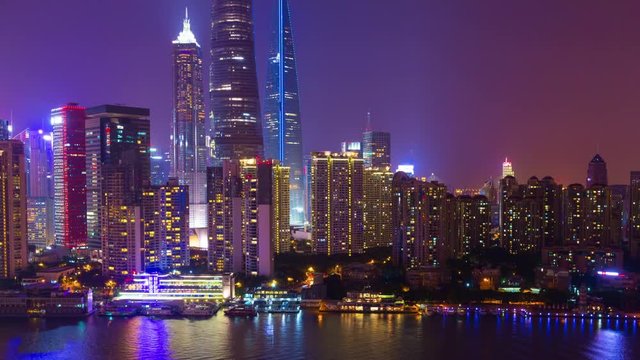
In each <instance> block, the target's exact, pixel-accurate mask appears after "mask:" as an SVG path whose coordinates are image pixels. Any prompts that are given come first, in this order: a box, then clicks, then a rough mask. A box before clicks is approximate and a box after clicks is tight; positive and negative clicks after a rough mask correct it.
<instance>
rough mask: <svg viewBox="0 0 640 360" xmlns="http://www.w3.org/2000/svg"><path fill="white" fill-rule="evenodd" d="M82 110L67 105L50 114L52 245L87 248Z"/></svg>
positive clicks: (74, 105) (83, 117)
mask: <svg viewBox="0 0 640 360" xmlns="http://www.w3.org/2000/svg"><path fill="white" fill-rule="evenodd" d="M85 119H86V113H85V108H83V107H81V106H79V105H78V104H74V103H70V104H67V105H65V106H63V107H60V108H57V109H53V110H52V111H51V125H52V126H53V169H54V170H53V179H54V186H55V191H54V192H55V194H54V225H55V243H56V244H57V245H62V246H65V247H67V248H70V249H87V245H88V244H87V190H86V189H87V177H86V151H85V136H86V134H85Z"/></svg>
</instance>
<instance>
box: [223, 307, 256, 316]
mask: <svg viewBox="0 0 640 360" xmlns="http://www.w3.org/2000/svg"><path fill="white" fill-rule="evenodd" d="M224 314H225V315H226V316H230V317H254V316H256V315H258V312H257V311H256V309H254V308H253V307H252V306H245V305H238V306H232V307H230V308H228V309H227V310H225V311H224Z"/></svg>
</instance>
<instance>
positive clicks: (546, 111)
mask: <svg viewBox="0 0 640 360" xmlns="http://www.w3.org/2000/svg"><path fill="white" fill-rule="evenodd" d="M255 3H256V4H255V17H256V38H257V40H256V42H257V43H256V46H257V63H258V72H259V73H258V76H259V80H260V82H261V86H263V85H264V80H265V73H264V71H265V67H266V66H265V65H266V61H267V52H268V49H269V46H270V41H269V37H270V34H271V26H272V22H273V21H272V19H271V16H272V14H273V7H274V6H275V2H274V0H256V1H255ZM185 5H188V6H189V8H190V13H191V15H192V16H191V17H192V19H193V20H192V28H193V29H194V32H195V34H196V37H197V38H198V41H199V42H200V44H201V45H203V50H204V54H205V56H204V60H205V63H207V64H206V69H208V50H209V16H210V14H209V0H191V1H186V0H109V1H87V0H56V1H48V0H29V1H25V0H0V44H1V46H2V49H1V50H0V117H4V118H9V115H10V113H11V111H12V110H13V118H14V127H15V128H16V129H17V130H18V131H19V130H22V128H24V127H25V126H35V127H40V126H41V124H42V123H47V122H48V118H49V116H48V114H49V110H50V109H51V108H53V107H57V106H58V105H61V104H63V103H65V102H69V101H74V102H79V103H80V104H82V105H85V106H93V105H99V104H104V103H122V104H127V105H133V106H143V107H150V108H151V111H152V128H153V134H152V136H153V137H152V142H153V143H154V144H155V145H160V146H162V147H164V148H165V149H168V132H169V129H170V123H169V122H170V119H171V107H172V100H171V92H172V88H171V87H172V83H171V55H170V54H171V40H173V39H174V38H175V37H176V36H177V35H178V32H179V31H180V29H181V27H182V18H183V14H184V6H185ZM291 6H292V12H293V24H294V36H295V40H296V47H297V48H296V50H297V56H298V70H299V81H300V88H301V106H302V113H303V131H304V132H303V137H304V146H305V152H308V151H312V150H326V149H330V150H334V149H335V150H337V149H338V147H339V142H340V141H343V140H352V139H353V140H355V139H358V138H360V136H361V134H360V133H361V131H362V129H363V128H364V126H365V114H366V112H367V110H369V109H371V111H372V112H373V124H374V127H375V128H377V129H380V130H387V131H391V132H392V139H393V162H394V164H395V165H397V164H398V163H401V162H413V163H415V164H416V166H417V173H418V174H420V175H427V174H430V173H431V172H435V173H436V175H437V176H438V177H439V178H440V179H442V180H443V181H445V182H446V183H447V184H450V185H451V186H475V187H477V186H479V185H480V184H481V183H482V182H483V181H484V180H485V179H487V178H488V177H489V176H494V177H496V176H497V175H498V174H499V172H500V165H501V162H502V160H503V159H504V157H505V156H509V158H510V159H512V160H513V162H514V167H515V171H516V174H517V175H518V177H519V178H520V180H521V181H525V180H526V178H528V177H529V176H531V175H537V176H539V177H543V176H545V175H551V176H554V177H555V178H556V180H558V181H559V182H561V183H564V184H568V183H571V182H584V178H585V175H586V166H587V163H588V161H589V160H590V159H591V157H592V156H593V154H594V153H595V151H596V149H599V150H600V153H601V154H602V156H603V157H604V159H605V160H606V161H607V162H608V166H609V175H610V182H611V183H627V182H628V177H629V175H628V173H629V171H630V170H638V169H640V156H639V155H640V147H639V146H638V144H639V143H640V142H639V141H638V138H639V135H640V26H639V24H640V22H639V21H640V20H639V19H640V2H638V1H635V0H616V1H603V0H573V1H572V0H565V1H558V0H528V1H509V0H502V1H497V0H482V1H478V0H466V1H462V0H440V1H435V0H434V1H431V0H393V1H391V0H384V1H383V0H291ZM205 79H208V70H207V74H205ZM206 87H207V88H208V85H206ZM261 91H263V89H261ZM205 98H206V99H207V101H208V93H207V94H206V95H205Z"/></svg>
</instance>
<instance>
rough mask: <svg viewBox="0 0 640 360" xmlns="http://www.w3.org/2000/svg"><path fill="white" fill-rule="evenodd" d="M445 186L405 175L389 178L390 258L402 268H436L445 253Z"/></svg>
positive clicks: (397, 174)
mask: <svg viewBox="0 0 640 360" xmlns="http://www.w3.org/2000/svg"><path fill="white" fill-rule="evenodd" d="M446 207H447V188H446V187H445V186H444V185H442V184H439V183H431V182H427V181H422V180H418V179H415V178H412V177H409V176H408V175H407V174H405V173H403V172H399V173H396V174H395V176H394V179H393V210H392V214H393V220H392V221H393V262H394V264H395V265H396V266H400V267H402V268H404V269H419V268H438V267H440V266H441V265H443V264H444V262H445V261H446V257H447V250H446V248H447V245H448V244H446V243H445V238H446V235H447V233H448V231H447V228H448V226H447V223H446V221H447V217H446V214H447V213H448V212H447V211H446Z"/></svg>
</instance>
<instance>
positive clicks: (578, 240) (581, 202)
mask: <svg viewBox="0 0 640 360" xmlns="http://www.w3.org/2000/svg"><path fill="white" fill-rule="evenodd" d="M585 194H586V193H585V189H584V186H583V185H581V184H571V185H569V186H568V187H567V188H565V189H564V199H563V219H564V225H563V228H564V229H563V240H564V241H563V244H564V245H569V246H571V245H584V240H585V230H586V211H587V210H586V200H585Z"/></svg>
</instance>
